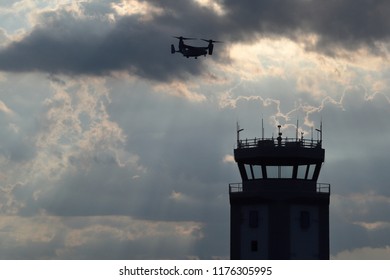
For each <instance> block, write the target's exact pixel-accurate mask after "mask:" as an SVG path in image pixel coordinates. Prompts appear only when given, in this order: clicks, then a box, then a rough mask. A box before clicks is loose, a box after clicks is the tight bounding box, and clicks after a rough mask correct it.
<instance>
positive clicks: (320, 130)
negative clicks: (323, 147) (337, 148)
mask: <svg viewBox="0 0 390 280" xmlns="http://www.w3.org/2000/svg"><path fill="white" fill-rule="evenodd" d="M316 131H317V132H318V134H319V135H317V138H319V139H318V141H319V142H320V143H322V118H321V123H320V129H317V128H316ZM318 136H319V137H318Z"/></svg>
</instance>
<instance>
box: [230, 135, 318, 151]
mask: <svg viewBox="0 0 390 280" xmlns="http://www.w3.org/2000/svg"><path fill="white" fill-rule="evenodd" d="M321 146H322V141H321V140H314V139H303V138H300V139H297V138H287V137H285V138H282V137H277V138H253V139H240V140H238V141H237V148H238V149H242V148H243V149H244V148H257V147H302V148H321Z"/></svg>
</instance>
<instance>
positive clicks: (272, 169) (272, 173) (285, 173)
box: [267, 165, 293, 179]
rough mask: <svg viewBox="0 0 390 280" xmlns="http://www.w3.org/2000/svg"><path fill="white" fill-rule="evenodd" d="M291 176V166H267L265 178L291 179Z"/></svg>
mask: <svg viewBox="0 0 390 280" xmlns="http://www.w3.org/2000/svg"><path fill="white" fill-rule="evenodd" d="M292 176H293V166H289V165H288V166H268V165H267V178H268V179H280V178H282V179H291V178H292Z"/></svg>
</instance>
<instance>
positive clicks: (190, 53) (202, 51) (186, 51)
mask: <svg viewBox="0 0 390 280" xmlns="http://www.w3.org/2000/svg"><path fill="white" fill-rule="evenodd" d="M174 38H177V39H179V46H178V48H179V49H178V50H175V46H174V45H173V44H172V45H171V53H172V54H174V53H177V52H178V53H181V54H182V55H183V56H185V57H187V58H189V57H195V59H197V58H198V56H201V55H204V56H206V55H207V54H209V55H212V54H213V50H214V44H213V43H222V42H221V41H214V40H211V39H210V40H206V39H201V40H202V41H205V42H208V43H209V44H208V46H207V47H195V46H190V45H187V44H185V43H184V40H196V38H186V37H183V36H180V37H176V36H174Z"/></svg>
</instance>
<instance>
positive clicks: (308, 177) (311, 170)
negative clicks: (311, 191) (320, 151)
mask: <svg viewBox="0 0 390 280" xmlns="http://www.w3.org/2000/svg"><path fill="white" fill-rule="evenodd" d="M307 168H309V170H308V173H307V179H308V180H311V179H313V175H314V170H315V169H316V165H315V164H310V165H309V166H308V167H307Z"/></svg>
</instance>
